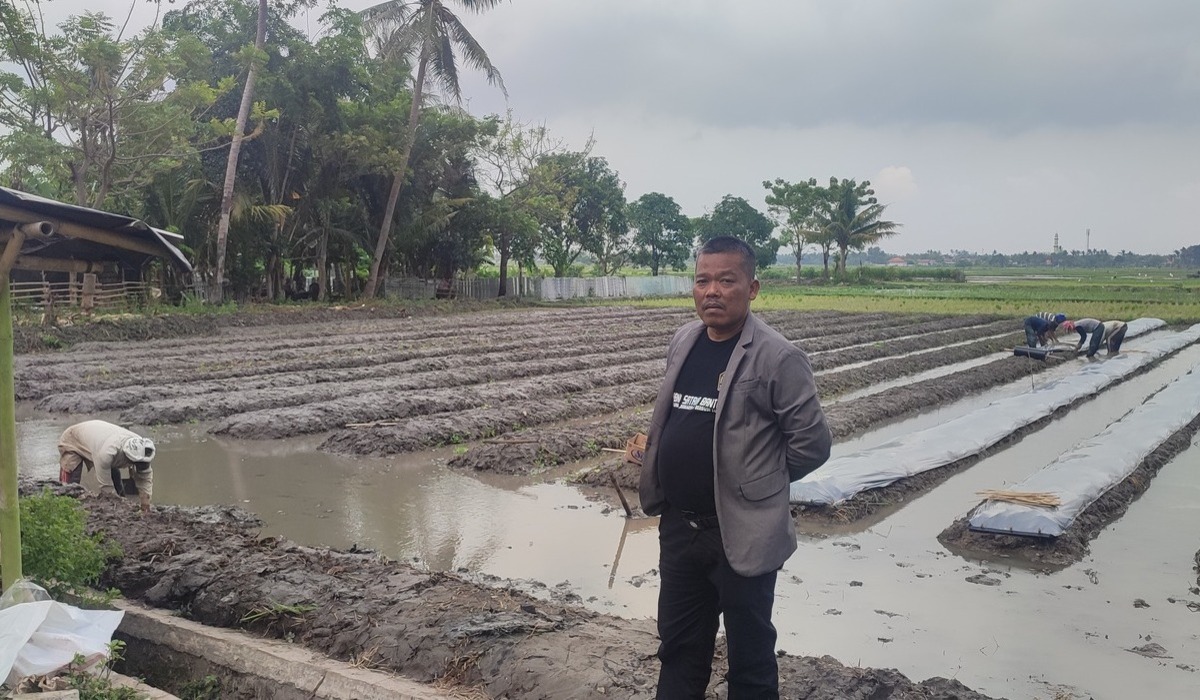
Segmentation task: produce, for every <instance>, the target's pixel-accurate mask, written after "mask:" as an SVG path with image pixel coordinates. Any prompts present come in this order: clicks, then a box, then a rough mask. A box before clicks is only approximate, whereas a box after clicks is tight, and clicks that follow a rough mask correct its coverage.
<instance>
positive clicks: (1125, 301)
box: [637, 268, 1200, 324]
mask: <svg viewBox="0 0 1200 700" xmlns="http://www.w3.org/2000/svg"><path fill="white" fill-rule="evenodd" d="M1188 273H1189V271H1187V270H1131V269H1100V270H1078V269H1072V270H1046V269H1040V268H1032V269H1031V268H1003V269H986V268H980V269H972V270H971V271H968V272H967V279H966V281H965V282H943V281H936V282H935V281H928V282H926V281H921V280H910V281H897V282H885V283H879V284H876V285H835V284H830V285H821V284H800V285H797V284H795V283H786V282H772V281H767V282H764V283H763V286H762V291H761V292H760V294H759V296H758V299H757V301H755V302H754V306H753V308H755V309H757V310H782V309H799V310H818V309H830V310H836V311H864V312H877V311H888V312H901V313H903V312H911V313H951V314H995V315H998V316H1012V317H1014V318H1020V317H1024V316H1027V315H1029V314H1032V313H1036V312H1038V311H1053V312H1059V311H1061V312H1063V313H1065V314H1067V315H1068V316H1069V317H1071V318H1086V317H1095V318H1100V319H1101V320H1109V319H1119V320H1129V319H1133V318H1139V317H1152V318H1161V319H1163V320H1165V321H1167V322H1168V323H1172V324H1191V323H1198V322H1200V278H1196V277H1189V276H1188ZM1193 274H1194V272H1193ZM637 303H638V304H645V305H650V306H670V305H677V304H688V303H689V301H688V300H682V299H654V300H643V301H639V302H637Z"/></svg>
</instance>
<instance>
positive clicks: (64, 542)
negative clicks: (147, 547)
mask: <svg viewBox="0 0 1200 700" xmlns="http://www.w3.org/2000/svg"><path fill="white" fill-rule="evenodd" d="M20 504H21V559H22V561H23V565H24V570H25V571H24V573H25V575H26V576H27V577H29V578H31V579H33V580H34V581H36V582H37V583H38V584H40V585H41V586H42V587H43V588H45V589H46V590H47V591H49V592H50V593H51V595H53V596H55V597H56V598H57V597H58V596H59V595H61V594H63V593H68V592H79V593H82V592H84V591H83V589H84V588H85V587H86V586H89V585H91V584H94V583H95V582H96V580H97V579H99V577H100V574H101V572H103V571H104V565H105V563H106V562H107V561H108V559H109V558H110V557H117V556H120V554H121V550H120V548H119V547H117V545H116V544H114V543H112V542H109V541H107V540H105V539H104V536H103V535H102V534H99V533H97V534H94V535H89V534H88V533H87V523H86V520H85V516H84V512H83V508H82V507H81V506H80V505H79V503H78V502H77V501H76V500H75V499H74V498H71V497H70V496H56V495H54V494H53V493H51V492H50V489H45V490H43V491H42V492H41V493H40V494H36V495H33V496H27V497H25V498H22V499H21V501H20Z"/></svg>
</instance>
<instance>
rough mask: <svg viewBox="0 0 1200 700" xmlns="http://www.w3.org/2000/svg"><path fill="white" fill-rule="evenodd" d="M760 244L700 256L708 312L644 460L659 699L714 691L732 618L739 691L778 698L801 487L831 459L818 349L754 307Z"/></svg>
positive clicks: (685, 347) (684, 333) (671, 349)
mask: <svg viewBox="0 0 1200 700" xmlns="http://www.w3.org/2000/svg"><path fill="white" fill-rule="evenodd" d="M754 270H755V257H754V250H753V249H752V248H751V247H750V246H749V245H747V244H746V243H745V242H744V241H741V240H739V239H737V238H732V237H729V236H720V237H717V238H713V239H712V240H710V241H708V242H707V243H705V244H704V246H703V247H702V248H701V249H700V252H699V254H698V255H697V256H696V277H695V283H694V285H693V287H692V297H693V299H694V301H695V303H696V313H697V315H698V316H699V317H700V318H699V320H696V321H692V322H691V323H689V324H687V325H685V326H683V327H682V328H680V329H679V330H678V331H677V332H676V333H675V337H674V338H672V339H671V342H670V345H669V346H668V348H667V370H666V376H665V377H664V379H663V382H662V385H661V386H660V388H659V391H658V398H657V400H656V401H655V404H654V413H653V416H652V417H651V420H650V431H649V438H648V439H647V441H646V449H645V453H644V455H643V457H642V470H641V480H640V483H639V489H638V490H639V493H640V495H641V500H642V509H643V510H644V511H645V512H646V513H648V514H650V515H661V516H662V517H661V518H660V520H659V524H658V532H659V577H660V581H661V586H660V588H659V595H658V636H659V641H660V643H659V647H658V659H659V661H660V662H661V669H660V672H659V676H658V693H657V697H658V698H659V699H660V700H663V699H665V700H702V698H704V693H705V688H707V687H708V684H709V677H710V676H711V674H712V662H713V652H714V649H715V646H716V634H717V629H718V627H719V626H720V623H721V620H722V618H724V623H725V639H726V645H727V647H728V654H727V657H728V659H729V673H728V676H727V682H728V688H729V697H730V698H731V700H734V699H738V698H751V697H753V698H778V697H779V669H778V665H777V662H776V659H775V642H776V633H775V627H774V626H773V625H772V624H771V610H772V607H773V605H774V602H775V581H776V577H777V575H778V573H779V569H780V568H781V567H782V566H783V564H784V562H785V561H787V559H788V557H789V556H791V554H792V552H794V551H796V526H795V523H794V522H793V521H792V514H791V507H790V504H789V503H788V497H789V488H788V484H789V483H790V482H792V481H796V480H798V479H800V478H801V477H803V476H804V475H805V474H808V473H809V472H811V471H812V470H814V469H816V468H817V467H819V466H821V465H822V464H823V463H824V462H825V460H826V459H828V458H829V448H830V444H831V442H832V436H831V434H830V432H829V427H828V425H827V424H826V422H825V414H824V412H823V411H822V410H821V403H820V401H819V400H818V398H817V387H816V382H815V381H814V380H813V374H812V368H811V366H810V365H809V362H808V358H807V357H806V356H805V354H804V353H803V352H802V351H801V350H800V349H799V348H797V347H796V346H795V345H794V344H792V342H791V341H789V340H788V339H787V338H785V337H784V336H782V335H781V334H779V333H778V332H777V331H775V330H774V329H772V328H771V327H770V326H768V325H767V324H766V323H764V322H763V321H761V320H759V319H758V318H757V317H756V316H755V315H754V314H752V313H751V312H750V302H751V300H753V299H754V298H755V297H756V296H757V295H758V287H759V283H758V280H757V279H755V275H754Z"/></svg>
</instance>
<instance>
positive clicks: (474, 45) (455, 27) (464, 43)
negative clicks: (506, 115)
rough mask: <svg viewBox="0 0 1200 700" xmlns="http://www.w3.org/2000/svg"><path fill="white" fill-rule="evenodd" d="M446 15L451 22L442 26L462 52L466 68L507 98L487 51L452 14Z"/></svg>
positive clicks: (498, 72)
mask: <svg viewBox="0 0 1200 700" xmlns="http://www.w3.org/2000/svg"><path fill="white" fill-rule="evenodd" d="M447 14H448V15H449V19H450V20H452V21H446V22H445V24H444V26H445V27H446V30H447V32H448V33H449V34H450V36H451V37H452V38H453V40H454V43H455V44H457V45H458V48H459V49H460V50H461V51H462V55H463V60H465V61H466V62H467V65H468V66H470V67H472V68H474V69H475V70H478V71H481V72H482V73H483V74H484V76H486V77H487V81H488V84H489V85H495V86H496V87H498V88H500V92H502V93H504V96H505V97H508V88H506V87H504V79H503V78H502V77H500V71H499V70H497V69H496V67H495V66H494V65H492V60H491V59H490V58H488V55H487V51H484V49H483V47H482V46H480V45H479V42H478V41H476V40H475V37H474V36H472V35H471V32H469V31H467V28H466V27H465V26H463V23H462V22H460V21H459V20H458V18H457V17H455V16H454V15H453V13H450V12H449V11H447Z"/></svg>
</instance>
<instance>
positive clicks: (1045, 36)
mask: <svg viewBox="0 0 1200 700" xmlns="http://www.w3.org/2000/svg"><path fill="white" fill-rule="evenodd" d="M470 21H471V22H472V26H473V27H474V28H475V29H474V31H475V32H476V34H477V36H479V37H480V39H481V41H483V42H484V45H485V46H488V47H489V48H490V50H491V52H492V55H493V60H494V61H495V62H496V63H497V65H499V66H500V68H501V70H502V71H504V72H505V74H506V75H508V76H511V77H509V78H508V81H509V86H510V92H511V93H512V95H513V99H514V100H515V101H520V102H521V103H522V104H523V105H524V106H525V107H527V108H529V109H531V110H533V111H537V112H540V113H544V114H547V115H552V114H556V113H563V112H584V111H587V110H589V109H595V108H601V107H613V106H626V107H640V108H644V109H646V110H647V111H649V112H651V113H654V114H662V115H666V116H673V115H688V116H689V117H690V118H692V119H694V120H698V121H699V122H700V123H704V124H712V125H718V126H734V125H739V126H745V125H756V126H768V127H773V126H793V127H812V126H826V125H831V124H852V125H865V126H880V125H897V124H899V125H915V126H920V125H928V124H972V125H979V126H983V127H986V128H988V129H992V130H995V131H997V132H1009V133H1011V132H1015V131H1020V130H1024V129H1030V128H1037V127H1040V126H1068V125H1069V126H1104V125H1114V124H1130V123H1143V124H1184V123H1191V122H1192V121H1193V120H1194V119H1195V115H1196V114H1197V113H1198V112H1200V49H1197V48H1196V41H1195V39H1194V37H1195V32H1196V28H1197V27H1200V3H1196V2H1193V1H1192V0H1159V1H1156V2H1138V3H1132V2H1117V1H1112V2H1087V1H1086V0H1063V1H1058V2H1053V3H1012V2H973V1H968V2H964V1H962V0H926V1H924V2H919V3H918V2H875V3H866V2H844V1H839V2H798V1H795V0H792V1H788V0H781V1H778V2H777V1H772V0H739V2H736V3H711V2H689V3H681V2H673V3H655V2H645V0H640V1H639V0H608V1H607V2H604V3H578V2H563V0H557V1H555V0H521V2H514V3H513V4H512V5H511V6H504V7H501V8H498V9H496V10H493V11H492V12H491V13H489V14H488V15H484V16H480V17H472V18H470Z"/></svg>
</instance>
